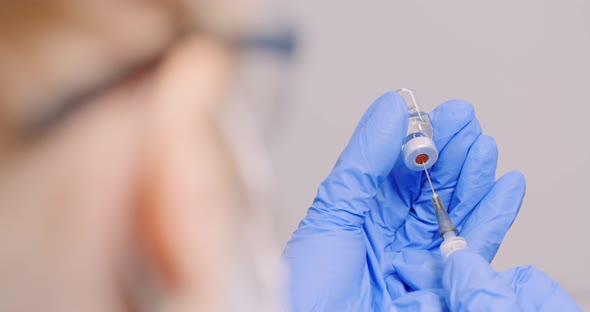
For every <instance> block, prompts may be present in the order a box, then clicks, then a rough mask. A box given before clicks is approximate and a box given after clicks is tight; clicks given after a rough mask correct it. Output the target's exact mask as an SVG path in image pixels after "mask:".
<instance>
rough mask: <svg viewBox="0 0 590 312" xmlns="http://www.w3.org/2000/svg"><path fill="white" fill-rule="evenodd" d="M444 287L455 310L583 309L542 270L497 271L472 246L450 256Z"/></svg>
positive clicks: (530, 268) (531, 268)
mask: <svg viewBox="0 0 590 312" xmlns="http://www.w3.org/2000/svg"><path fill="white" fill-rule="evenodd" d="M443 286H444V289H445V291H446V292H447V293H448V304H449V308H450V309H451V311H508V312H509V311H568V312H569V311H582V308H580V307H579V306H578V305H577V304H576V302H575V301H574V300H573V299H572V297H570V295H569V294H568V293H567V292H566V291H565V290H564V289H563V288H561V287H560V286H559V284H557V282H555V281H554V280H552V279H551V278H549V276H547V275H546V274H545V273H543V272H542V271H539V270H537V269H536V268H534V267H531V266H527V267H517V268H514V269H511V270H507V271H503V272H499V273H497V272H495V271H494V270H493V269H492V268H491V267H490V265H489V263H488V262H487V260H486V259H484V258H482V257H481V256H480V255H477V254H474V253H472V252H471V251H469V249H467V250H461V251H458V252H455V253H453V254H451V255H450V256H449V258H448V259H447V261H446V263H445V269H444V274H443Z"/></svg>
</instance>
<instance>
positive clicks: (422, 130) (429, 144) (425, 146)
mask: <svg viewBox="0 0 590 312" xmlns="http://www.w3.org/2000/svg"><path fill="white" fill-rule="evenodd" d="M396 92H397V93H398V94H399V95H401V96H402V98H403V99H404V101H405V102H406V106H407V107H408V115H409V121H408V132H407V134H406V138H405V139H404V144H403V146H402V156H403V158H404V163H405V164H406V167H408V168H409V169H410V170H414V171H420V170H424V168H426V169H428V168H430V167H432V166H433V165H434V163H436V160H437V159H438V150H437V149H436V146H435V145H434V141H432V132H433V130H432V124H431V123H430V119H429V118H428V114H426V113H425V112H422V111H420V108H419V107H418V104H417V101H416V96H415V94H414V91H413V90H411V89H405V88H404V89H399V90H397V91H396Z"/></svg>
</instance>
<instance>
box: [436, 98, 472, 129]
mask: <svg viewBox="0 0 590 312" xmlns="http://www.w3.org/2000/svg"><path fill="white" fill-rule="evenodd" d="M442 116H444V117H445V119H446V118H447V117H451V118H452V120H454V121H463V122H464V124H467V123H468V122H469V121H471V120H473V119H474V118H475V109H474V108H473V105H472V104H471V103H469V102H467V101H466V100H461V99H455V100H449V101H446V102H444V103H442V104H440V105H439V106H438V107H437V108H436V109H435V110H433V111H432V113H431V116H430V117H431V119H432V120H433V123H434V122H435V121H436V120H439V119H440V117H442Z"/></svg>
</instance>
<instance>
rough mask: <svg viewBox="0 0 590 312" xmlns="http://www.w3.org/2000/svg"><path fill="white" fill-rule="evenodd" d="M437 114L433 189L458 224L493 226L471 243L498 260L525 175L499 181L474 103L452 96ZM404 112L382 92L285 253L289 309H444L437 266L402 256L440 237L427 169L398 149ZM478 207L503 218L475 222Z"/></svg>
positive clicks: (432, 247)
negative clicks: (415, 166) (409, 163)
mask: <svg viewBox="0 0 590 312" xmlns="http://www.w3.org/2000/svg"><path fill="white" fill-rule="evenodd" d="M430 118H431V121H432V124H433V127H434V138H433V139H434V142H435V144H436V146H437V148H438V149H439V151H440V156H439V160H438V161H437V163H436V164H435V165H434V166H433V167H432V169H431V173H432V178H433V184H434V187H435V189H436V190H437V193H438V194H439V196H440V197H441V199H442V200H443V202H444V204H445V205H446V207H449V214H450V217H451V219H452V221H453V223H454V224H455V225H456V226H457V227H458V228H459V229H460V230H461V229H462V228H463V226H464V225H465V227H466V228H467V229H469V226H471V227H472V228H473V227H475V226H477V227H480V228H487V229H488V230H487V232H486V234H487V236H485V237H478V239H477V240H475V241H473V242H471V241H468V243H469V244H470V246H471V249H472V250H473V251H475V252H477V253H479V254H480V255H481V256H483V257H484V258H485V259H488V260H491V258H492V257H493V255H494V254H495V252H496V250H497V248H498V246H499V244H500V242H501V240H502V238H503V237H504V235H505V232H506V230H507V229H508V228H509V227H510V225H511V224H512V220H513V219H514V217H515V215H516V212H517V211H518V207H520V203H521V200H522V197H523V194H524V179H523V178H522V175H520V174H518V173H510V174H507V175H506V176H505V177H503V178H502V179H500V180H499V181H498V182H496V181H495V170H496V162H497V149H496V145H495V143H494V141H493V139H491V138H490V137H487V136H483V135H481V128H480V126H479V123H478V121H477V120H476V119H475V116H474V113H473V108H472V107H471V105H469V104H468V103H466V102H464V101H450V102H447V103H445V104H442V105H441V106H440V107H438V108H437V109H436V110H434V111H433V112H432V113H431V114H430ZM407 119H408V117H407V112H406V106H405V103H403V100H402V99H401V97H399V96H398V95H397V94H395V93H387V94H385V95H383V96H382V97H380V98H379V99H377V100H376V101H375V103H373V105H371V107H370V108H369V109H368V111H367V112H366V113H365V115H364V116H363V117H362V119H361V121H360V123H359V125H358V126H357V128H356V130H355V131H354V133H353V135H352V138H351V140H350V142H349V144H348V146H347V147H346V148H345V150H344V151H343V153H342V154H341V156H340V158H339V159H338V161H337V163H336V166H335V167H334V169H333V171H332V172H331V174H330V175H329V176H328V178H326V180H325V181H324V182H323V183H322V184H321V185H320V188H319V190H318V194H317V197H316V199H315V200H314V202H313V204H312V206H311V207H310V208H309V210H308V213H307V216H306V217H305V218H304V220H303V221H302V222H301V223H300V225H299V228H298V229H297V230H296V231H295V233H294V234H293V236H292V238H291V240H290V241H289V243H288V245H287V247H286V249H285V252H284V259H285V260H286V263H287V268H288V270H289V285H288V286H289V297H290V308H291V309H292V310H294V311H383V310H386V311H389V310H390V309H391V308H392V307H393V306H395V307H399V308H416V304H417V305H418V308H423V309H428V310H435V311H436V310H444V309H446V300H445V299H444V289H443V288H442V286H441V282H440V273H438V275H436V274H435V273H436V272H438V271H436V269H433V267H432V266H423V267H419V265H415V263H414V264H413V265H414V267H413V270H409V271H408V269H409V268H410V267H412V266H411V265H407V263H408V262H407V261H404V256H405V255H407V253H403V252H404V251H413V250H417V251H423V252H426V253H427V254H428V255H432V254H433V253H434V254H436V253H437V252H438V246H439V245H440V242H441V239H439V237H438V228H437V223H436V216H435V215H434V209H433V208H432V204H431V197H432V193H431V191H430V190H429V187H428V185H427V184H426V183H425V177H424V175H423V173H421V172H413V171H410V170H408V169H407V168H406V167H405V165H404V164H403V161H402V160H401V157H398V156H399V155H400V151H401V146H402V140H403V138H404V136H405V134H406V129H407ZM476 207H478V208H477V209H476V210H478V211H479V214H484V215H485V214H487V213H490V214H500V215H505V217H504V218H497V219H493V218H491V219H493V220H492V222H490V223H489V224H485V223H480V222H477V221H478V216H479V214H475V215H474V216H473V214H472V211H474V208H476ZM506 207H508V208H507V209H506V211H507V212H503V210H502V209H504V208H506ZM514 207H515V208H516V209H514ZM469 220H471V222H469ZM469 224H471V225H469ZM438 256H439V257H440V255H438ZM420 259H422V258H420ZM398 262H399V263H402V264H406V265H405V267H404V266H403V265H402V266H401V267H400V268H398V267H397V266H396V265H395V263H398ZM400 269H401V270H400ZM404 269H405V271H404ZM439 269H442V268H439ZM433 270H434V271H433ZM410 271H412V272H410ZM408 275H410V276H408ZM433 276H438V278H433ZM416 299H420V300H416Z"/></svg>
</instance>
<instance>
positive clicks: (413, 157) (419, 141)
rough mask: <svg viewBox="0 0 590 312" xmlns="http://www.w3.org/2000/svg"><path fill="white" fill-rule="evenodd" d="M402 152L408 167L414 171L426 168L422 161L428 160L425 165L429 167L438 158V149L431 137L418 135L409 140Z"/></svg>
mask: <svg viewBox="0 0 590 312" xmlns="http://www.w3.org/2000/svg"><path fill="white" fill-rule="evenodd" d="M402 154H403V157H404V163H405V164H406V167H408V168H409V169H410V170H414V171H421V170H424V165H423V164H422V161H424V160H426V162H425V165H426V168H427V169H428V168H430V167H432V165H434V163H436V160H437V159H438V150H437V149H436V146H435V145H434V142H433V141H432V139H431V138H429V137H416V138H413V139H411V140H409V141H408V142H406V144H404V146H403V147H402ZM424 155H425V156H424Z"/></svg>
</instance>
